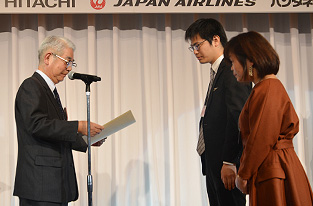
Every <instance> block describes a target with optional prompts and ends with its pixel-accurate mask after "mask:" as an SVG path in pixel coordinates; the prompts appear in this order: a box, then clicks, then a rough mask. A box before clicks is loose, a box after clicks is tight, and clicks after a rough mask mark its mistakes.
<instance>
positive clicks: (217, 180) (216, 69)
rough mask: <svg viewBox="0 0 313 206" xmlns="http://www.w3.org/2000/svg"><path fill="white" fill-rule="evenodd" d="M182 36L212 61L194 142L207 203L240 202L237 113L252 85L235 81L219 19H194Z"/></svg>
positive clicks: (200, 58)
mask: <svg viewBox="0 0 313 206" xmlns="http://www.w3.org/2000/svg"><path fill="white" fill-rule="evenodd" d="M185 39H186V41H191V46H190V48H189V49H190V50H191V51H192V52H193V53H194V55H195V56H196V58H197V59H198V61H199V62H200V63H201V64H206V63H210V64H211V71H210V72H211V75H210V77H211V78H210V83H209V88H208V91H207V96H206V99H205V103H204V107H203V109H202V112H201V120H200V130H199V140H198V145H197V152H198V153H199V155H200V156H201V162H202V173H203V175H206V185H207V193H208V197H209V202H210V206H243V205H245V204H246V200H245V195H244V194H242V193H241V192H240V191H239V190H238V189H237V188H236V187H235V178H236V175H237V169H238V167H239V160H240V151H241V142H240V141H239V139H238V133H239V132H238V117H239V114H240V111H241V109H242V107H243V105H244V103H245V101H246V99H247V98H248V96H249V94H250V91H251V85H243V84H240V83H238V82H237V81H236V78H235V77H234V76H233V74H232V71H231V69H230V66H229V65H227V64H226V62H225V60H224V56H223V52H224V46H225V44H226V42H227V37H226V34H225V31H224V28H223V27H222V25H221V24H220V23H219V22H218V21H216V20H215V19H199V20H197V21H195V22H194V23H193V24H191V25H190V26H189V28H188V29H187V30H186V33H185Z"/></svg>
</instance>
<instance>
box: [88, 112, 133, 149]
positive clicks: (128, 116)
mask: <svg viewBox="0 0 313 206" xmlns="http://www.w3.org/2000/svg"><path fill="white" fill-rule="evenodd" d="M135 122H136V120H135V118H134V116H133V114H132V112H131V110H129V111H128V112H125V113H124V114H122V115H120V116H118V117H116V118H115V119H113V120H111V121H109V122H108V123H106V124H105V125H103V127H104V129H103V130H102V131H101V132H100V133H99V134H97V135H95V136H93V137H90V143H91V145H92V144H94V143H96V142H98V141H100V140H102V139H106V138H107V136H110V135H111V134H114V133H115V132H117V131H119V130H121V129H123V128H125V127H127V126H129V125H131V124H133V123H135ZM83 139H84V140H85V142H86V143H87V144H88V140H87V136H83Z"/></svg>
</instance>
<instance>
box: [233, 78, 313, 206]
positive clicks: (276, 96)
mask: <svg viewBox="0 0 313 206" xmlns="http://www.w3.org/2000/svg"><path fill="white" fill-rule="evenodd" d="M239 127H240V132H241V139H242V142H243V153H242V156H241V160H240V169H239V171H238V174H239V176H240V177H241V178H243V179H246V180H248V191H249V202H250V206H270V205H273V206H284V205H287V206H312V205H313V204H312V202H313V194H312V189H311V186H310V183H309V181H308V178H307V176H306V174H305V171H304V169H303V167H302V165H301V163H300V161H299V158H298V156H297V154H296V153H295V150H294V148H293V143H292V140H293V137H294V136H295V135H296V134H297V133H298V131H299V119H298V116H297V114H296V112H295V110H294V107H293V105H292V103H291V101H290V99H289V96H288V94H287V92H286V90H285V88H284V86H283V85H282V83H281V82H280V81H279V80H278V79H273V78H272V79H265V80H263V81H261V82H259V83H258V84H256V85H255V87H254V88H253V90H252V92H251V94H250V97H249V98H248V100H247V102H246V104H245V106H244V107H243V109H242V112H241V114H240V117H239Z"/></svg>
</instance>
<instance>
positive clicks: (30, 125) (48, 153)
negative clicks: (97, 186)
mask: <svg viewBox="0 0 313 206" xmlns="http://www.w3.org/2000/svg"><path fill="white" fill-rule="evenodd" d="M74 50H75V45H74V44H73V43H72V42H71V41H70V40H68V39H67V38H64V37H56V36H50V37H47V38H46V39H45V40H44V41H43V43H42V44H41V46H40V48H39V51H38V54H39V66H38V70H37V71H36V72H35V73H34V74H33V75H32V76H31V77H29V78H28V79H26V80H24V82H23V83H22V84H21V86H20V88H19V90H18V92H17V95H16V100H15V120H16V126H17V138H18V159H17V168H16V177H15V186H14V195H15V196H18V197H19V199H20V205H21V206H30V205H32V206H57V205H68V202H71V201H74V200H77V198H78V188H77V181H76V174H75V168H74V162H73V156H72V150H77V151H81V152H85V151H86V150H87V144H86V143H85V141H84V140H83V139H82V135H87V122H86V121H67V115H66V112H65V111H64V110H63V108H62V106H61V102H60V98H59V95H58V93H57V91H56V84H58V83H59V82H61V81H63V79H64V77H65V76H66V75H67V74H68V72H69V71H71V70H72V67H73V66H76V64H75V62H74V59H73V55H74ZM90 127H91V129H90V131H91V136H94V135H95V134H97V133H99V132H100V131H101V130H102V129H103V126H100V125H98V124H95V123H91V126H90Z"/></svg>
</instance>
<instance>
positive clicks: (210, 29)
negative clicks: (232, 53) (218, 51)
mask: <svg viewBox="0 0 313 206" xmlns="http://www.w3.org/2000/svg"><path fill="white" fill-rule="evenodd" d="M197 34H199V36H200V37H201V38H202V39H206V40H208V42H209V43H210V44H212V40H213V37H214V36H216V35H217V36H219V37H220V41H221V43H222V45H223V47H225V45H226V42H227V36H226V33H225V30H224V28H223V26H222V24H221V23H220V22H218V21H217V20H215V19H212V18H210V19H198V20H197V21H195V22H194V23H192V24H191V25H190V26H189V28H188V29H187V30H186V33H185V40H186V41H188V40H190V39H192V38H193V37H195V36H196V35H197Z"/></svg>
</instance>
